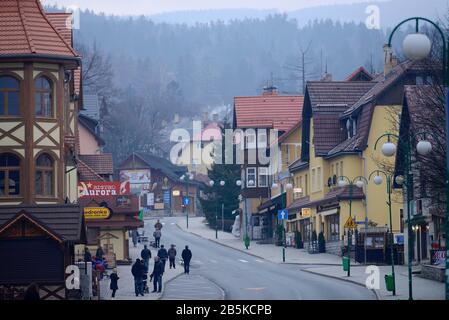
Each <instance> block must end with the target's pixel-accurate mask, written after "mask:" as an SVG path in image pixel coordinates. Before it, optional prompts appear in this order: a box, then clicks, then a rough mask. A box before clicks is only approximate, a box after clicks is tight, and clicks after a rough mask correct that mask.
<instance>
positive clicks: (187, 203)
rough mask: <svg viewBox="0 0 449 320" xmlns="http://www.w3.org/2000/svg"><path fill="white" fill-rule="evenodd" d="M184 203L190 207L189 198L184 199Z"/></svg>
mask: <svg viewBox="0 0 449 320" xmlns="http://www.w3.org/2000/svg"><path fill="white" fill-rule="evenodd" d="M183 203H184V205H185V206H189V205H190V198H189V197H184V200H183Z"/></svg>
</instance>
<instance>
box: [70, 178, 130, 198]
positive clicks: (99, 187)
mask: <svg viewBox="0 0 449 320" xmlns="http://www.w3.org/2000/svg"><path fill="white" fill-rule="evenodd" d="M129 193H130V184H129V183H128V182H122V183H120V182H93V181H92V182H79V183H78V197H79V198H95V197H109V196H118V195H129Z"/></svg>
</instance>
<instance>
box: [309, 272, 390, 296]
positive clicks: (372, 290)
mask: <svg viewBox="0 0 449 320" xmlns="http://www.w3.org/2000/svg"><path fill="white" fill-rule="evenodd" d="M301 271H304V272H308V273H311V274H315V275H318V276H322V277H326V278H331V279H337V280H341V281H345V282H349V283H352V284H356V285H358V286H361V287H363V288H366V286H364V285H363V284H361V283H360V282H357V281H354V280H350V279H345V278H340V277H336V276H331V275H328V274H324V273H318V272H316V271H312V270H310V269H301ZM367 290H371V292H373V293H374V295H375V296H376V300H383V299H382V297H381V296H380V294H379V293H378V292H377V291H376V290H374V289H367Z"/></svg>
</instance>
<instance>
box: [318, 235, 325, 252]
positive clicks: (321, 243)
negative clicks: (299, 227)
mask: <svg viewBox="0 0 449 320" xmlns="http://www.w3.org/2000/svg"><path fill="white" fill-rule="evenodd" d="M318 251H319V253H324V252H326V240H325V239H324V233H323V232H320V234H319V235H318Z"/></svg>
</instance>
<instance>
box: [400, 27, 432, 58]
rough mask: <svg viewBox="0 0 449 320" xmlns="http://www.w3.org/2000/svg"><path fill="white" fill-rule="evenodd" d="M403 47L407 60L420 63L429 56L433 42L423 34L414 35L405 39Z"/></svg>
mask: <svg viewBox="0 0 449 320" xmlns="http://www.w3.org/2000/svg"><path fill="white" fill-rule="evenodd" d="M402 47H403V49H404V53H405V56H406V57H407V58H409V59H410V60H413V61H419V60H422V59H424V58H426V57H427V56H429V54H430V51H431V49H432V42H431V41H430V39H429V37H428V36H427V35H425V34H423V33H412V34H409V35H407V36H406V37H405V39H404V42H403V43H402Z"/></svg>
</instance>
